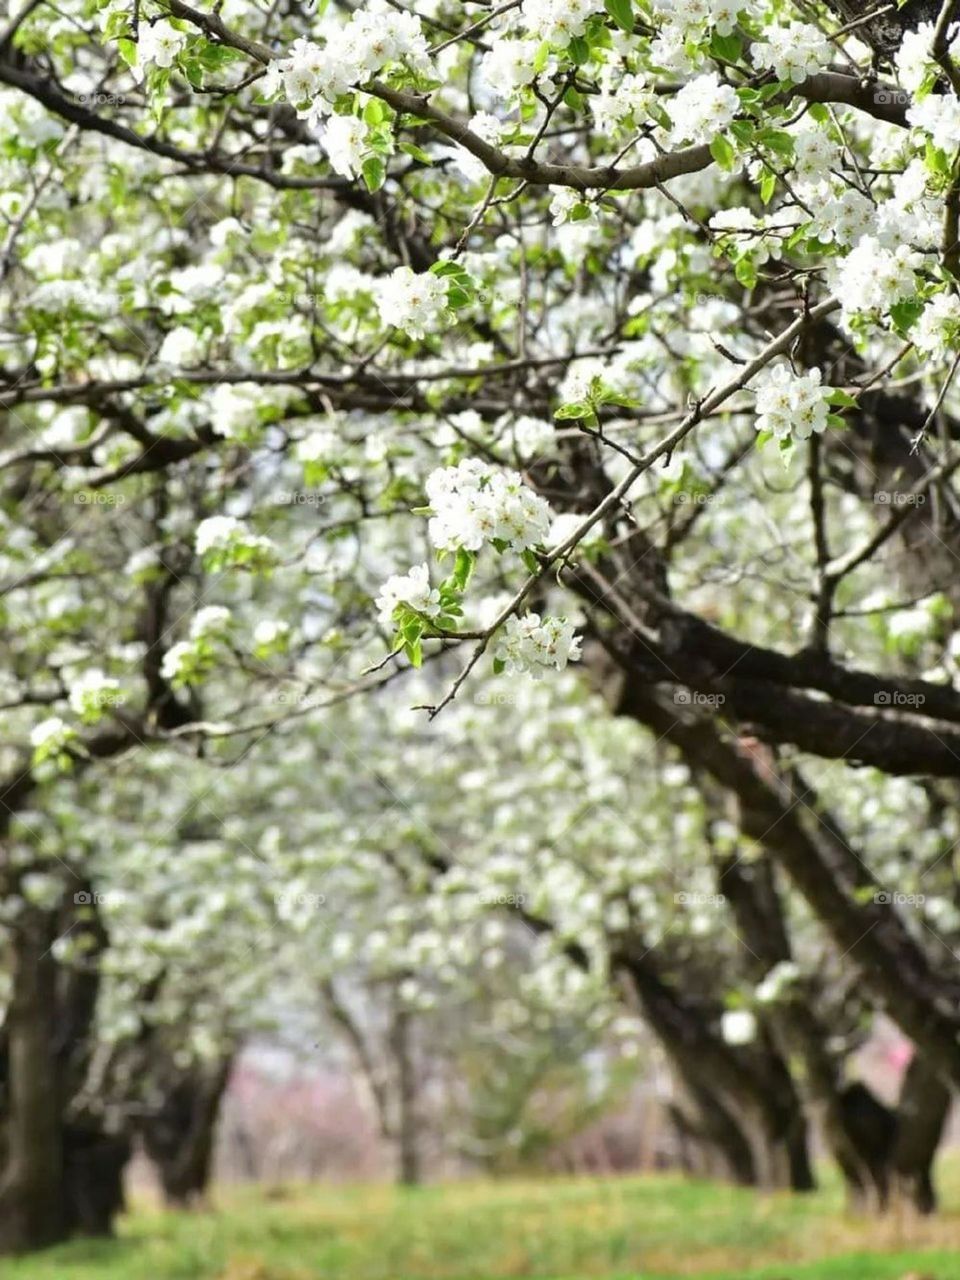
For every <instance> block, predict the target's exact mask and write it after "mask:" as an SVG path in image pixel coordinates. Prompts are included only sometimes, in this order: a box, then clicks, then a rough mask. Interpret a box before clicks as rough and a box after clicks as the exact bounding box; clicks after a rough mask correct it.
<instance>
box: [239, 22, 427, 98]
mask: <svg viewBox="0 0 960 1280" xmlns="http://www.w3.org/2000/svg"><path fill="white" fill-rule="evenodd" d="M426 54H427V40H426V36H425V35H424V33H423V31H422V29H421V26H420V19H419V18H418V17H417V16H416V15H414V14H411V13H406V12H404V11H402V10H397V9H393V8H391V7H390V6H389V5H388V4H387V3H386V0H372V2H371V3H370V4H369V5H367V6H366V7H365V8H364V9H357V10H355V11H354V13H353V14H352V15H351V17H350V21H349V22H347V23H346V25H345V26H344V27H343V28H342V30H340V31H338V32H337V33H336V38H330V39H328V41H327V43H326V45H325V46H321V45H318V44H316V43H314V42H313V41H312V40H307V39H306V38H305V37H301V38H300V39H299V40H296V41H294V43H293V45H292V46H291V49H290V55H289V57H287V58H283V59H280V60H278V61H276V62H274V63H272V64H271V66H270V67H269V68H268V70H267V75H266V77H265V83H264V89H265V92H267V93H276V92H278V91H279V90H280V89H281V88H282V89H283V91H284V93H285V94H286V97H287V99H288V101H289V102H291V103H292V104H293V105H294V106H295V107H296V108H297V109H298V112H299V113H300V114H301V116H308V117H311V118H312V119H313V120H314V121H315V122H316V121H317V120H318V119H319V117H321V116H324V115H329V114H330V113H331V112H332V111H333V105H334V103H335V102H336V100H337V98H339V97H340V95H341V94H344V93H347V92H349V91H350V89H351V88H353V87H355V86H357V85H360V84H363V83H364V82H365V81H367V80H369V79H370V78H371V77H372V76H375V75H377V74H378V73H379V72H380V71H382V70H383V68H384V67H385V66H387V65H388V64H389V63H394V62H399V61H407V62H409V63H410V64H412V65H413V66H415V67H416V68H418V69H420V70H426V69H428V66H429V64H428V61H427V57H426Z"/></svg>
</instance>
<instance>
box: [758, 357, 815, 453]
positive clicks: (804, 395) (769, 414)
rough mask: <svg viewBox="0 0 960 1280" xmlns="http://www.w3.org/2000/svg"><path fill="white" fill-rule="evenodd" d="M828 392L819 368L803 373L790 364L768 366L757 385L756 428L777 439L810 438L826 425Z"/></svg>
mask: <svg viewBox="0 0 960 1280" xmlns="http://www.w3.org/2000/svg"><path fill="white" fill-rule="evenodd" d="M829 394H830V388H829V387H822V386H821V385H820V370H819V369H811V370H810V372H809V373H804V374H795V373H794V372H793V371H792V370H791V368H790V366H789V365H787V364H779V365H777V366H775V367H774V368H772V369H767V370H765V373H764V376H763V378H762V380H761V381H760V383H759V384H758V386H757V420H756V427H757V430H758V431H769V432H771V433H772V434H773V435H774V436H776V438H777V439H778V440H786V439H789V438H790V437H791V436H794V437H796V438H797V439H799V440H808V439H809V438H810V436H811V435H812V434H813V433H814V432H817V433H819V432H821V431H824V430H825V429H826V426H827V413H828V412H829V407H828V401H827V397H828V396H829Z"/></svg>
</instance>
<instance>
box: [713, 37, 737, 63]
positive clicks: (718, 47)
mask: <svg viewBox="0 0 960 1280" xmlns="http://www.w3.org/2000/svg"><path fill="white" fill-rule="evenodd" d="M710 52H711V53H712V54H713V56H714V57H715V58H722V59H723V60H724V61H725V62H737V61H739V58H740V54H741V53H742V52H743V45H742V44H741V43H740V37H739V36H737V35H734V33H733V32H732V31H731V33H730V35H728V36H722V35H721V34H720V33H719V31H714V33H713V35H712V36H711V37H710Z"/></svg>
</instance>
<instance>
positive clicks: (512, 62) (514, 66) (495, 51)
mask: <svg viewBox="0 0 960 1280" xmlns="http://www.w3.org/2000/svg"><path fill="white" fill-rule="evenodd" d="M538 48H539V45H538V42H537V41H536V40H495V41H494V42H493V48H492V49H491V50H490V52H489V53H485V54H484V55H483V58H482V59H481V62H480V76H481V78H482V79H483V80H484V82H485V83H486V84H487V85H488V86H489V87H490V88H491V89H492V90H493V91H494V92H495V93H498V94H502V95H504V96H506V95H509V94H510V93H513V92H515V91H516V90H517V89H521V88H522V87H523V86H524V85H525V84H529V83H530V81H531V80H532V79H533V78H534V76H535V75H536V74H537V66H536V58H537V50H538Z"/></svg>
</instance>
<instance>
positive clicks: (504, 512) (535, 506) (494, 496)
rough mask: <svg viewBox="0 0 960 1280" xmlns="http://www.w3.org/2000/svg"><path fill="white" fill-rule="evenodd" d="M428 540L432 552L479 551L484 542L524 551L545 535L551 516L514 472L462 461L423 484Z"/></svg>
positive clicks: (470, 460)
mask: <svg viewBox="0 0 960 1280" xmlns="http://www.w3.org/2000/svg"><path fill="white" fill-rule="evenodd" d="M426 488H427V497H428V498H429V500H430V506H431V508H432V509H433V516H432V518H431V520H430V540H431V542H432V543H433V545H434V546H435V547H437V548H438V550H441V551H455V550H457V548H459V547H463V548H464V549H465V550H467V551H479V550H480V548H481V547H482V546H483V544H484V543H485V542H490V543H492V544H493V545H495V546H497V545H498V544H499V547H500V549H503V548H505V547H511V548H512V549H513V550H514V551H521V552H522V551H527V550H529V549H530V548H532V547H536V546H539V545H540V543H542V542H543V541H544V539H545V538H546V536H547V533H548V532H549V530H550V521H551V519H552V518H553V513H552V512H551V510H550V506H549V504H548V503H547V502H545V501H544V499H543V498H541V497H540V495H539V494H536V493H534V492H533V490H532V489H531V488H529V487H528V486H527V485H525V484H524V483H523V480H522V479H521V477H520V476H519V475H518V474H517V473H516V472H515V471H508V470H506V469H505V468H501V467H496V466H491V465H490V464H489V463H486V462H482V461H481V460H480V459H479V458H467V459H465V460H464V461H463V462H461V463H460V464H459V465H458V466H456V467H445V468H442V469H441V470H438V471H434V472H432V473H431V475H430V476H429V477H428V479H427V486H426Z"/></svg>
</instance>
